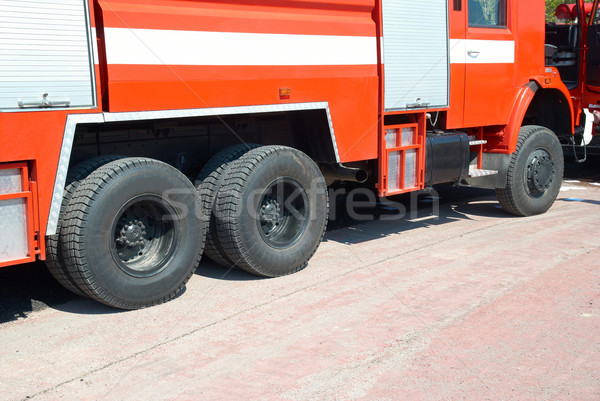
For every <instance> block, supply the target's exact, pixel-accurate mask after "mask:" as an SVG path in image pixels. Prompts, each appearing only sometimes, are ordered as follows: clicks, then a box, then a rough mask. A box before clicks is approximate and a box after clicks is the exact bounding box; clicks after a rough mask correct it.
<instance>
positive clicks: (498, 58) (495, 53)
mask: <svg viewBox="0 0 600 401" xmlns="http://www.w3.org/2000/svg"><path fill="white" fill-rule="evenodd" d="M469 53H470V54H469ZM514 62H515V42H514V41H513V40H474V39H450V63H451V64H514Z"/></svg>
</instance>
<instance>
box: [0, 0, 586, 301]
mask: <svg viewBox="0 0 600 401" xmlns="http://www.w3.org/2000/svg"><path fill="white" fill-rule="evenodd" d="M544 7H545V4H544V1H542V0H531V1H517V0H422V1H416V2H415V1H409V0H297V1H293V2H290V1H276V0H235V1H234V0H231V1H229V0H224V1H213V0H194V1H189V0H32V1H27V2H22V1H18V0H0V221H2V225H1V226H0V266H8V265H14V264H18V263H25V262H30V261H33V260H36V259H40V260H45V261H46V263H47V265H48V268H49V270H50V271H51V272H52V274H53V275H54V276H55V277H56V278H57V280H58V281H59V282H61V284H63V285H64V286H65V287H66V288H68V289H69V290H71V291H72V292H74V293H76V294H79V295H81V296H86V297H90V298H92V299H95V300H98V301H100V302H103V303H105V304H108V305H111V306H114V307H118V308H124V309H133V308H140V307H145V306H150V305H154V304H157V303H160V302H164V301H166V300H168V299H171V298H172V297H173V296H175V295H176V294H177V293H178V292H179V291H180V290H181V288H182V287H183V286H184V285H185V283H186V282H187V280H188V279H189V278H190V277H191V275H192V274H193V272H194V270H195V269H196V267H197V266H198V263H199V260H200V257H201V255H202V254H204V255H206V256H208V257H210V258H211V259H213V260H214V261H216V262H217V263H220V264H222V265H224V266H228V267H233V266H237V267H240V268H242V269H245V270H247V271H249V272H251V273H254V274H258V275H262V276H267V277H275V276H280V275H284V274H290V273H293V272H296V271H298V270H300V269H303V268H304V267H305V266H306V265H307V263H308V261H309V260H310V258H311V257H312V255H313V254H314V252H315V251H316V249H317V247H318V245H319V243H320V241H321V239H322V237H323V235H324V232H325V227H326V223H327V220H328V190H327V185H329V184H332V183H334V182H342V181H355V182H361V183H364V184H365V185H370V186H372V187H373V188H374V189H375V191H376V192H377V193H378V194H379V196H382V197H384V196H391V195H395V194H401V193H407V192H412V191H419V190H422V189H424V188H427V187H430V186H432V185H435V184H439V183H453V184H456V185H471V186H479V187H485V188H493V189H495V190H496V192H497V194H498V199H499V201H500V204H501V205H502V207H503V208H504V209H506V210H507V211H508V212H510V213H512V214H515V215H520V216H528V215H533V214H539V213H543V212H545V211H546V210H547V209H548V208H549V207H550V206H551V205H552V204H553V202H554V200H555V199H556V196H557V194H558V192H559V190H560V185H561V179H562V174H563V155H562V149H561V143H563V144H568V143H571V142H572V139H571V138H573V134H574V132H575V131H576V129H575V127H576V126H580V125H581V124H580V123H581V121H584V120H583V119H582V117H581V115H582V111H581V109H582V106H583V105H588V103H589V102H591V101H590V100H586V99H588V98H591V97H592V94H594V93H595V92H594V91H595V90H596V89H594V88H596V86H595V84H596V81H597V79H596V78H597V77H595V76H594V78H593V79H592V80H590V81H589V82H585V83H582V81H581V77H582V76H584V75H585V71H583V72H582V70H581V69H579V70H578V71H579V72H578V73H577V74H575V73H574V72H571V70H572V69H571V64H568V63H570V62H571V59H570V58H571V57H572V56H574V57H575V59H576V60H575V63H578V65H579V66H580V68H583V67H581V66H584V67H585V66H586V65H590V66H594V65H597V64H593V63H596V61H594V59H593V57H591V56H590V57H588V58H586V52H587V48H586V47H585V46H583V47H577V44H576V43H575V42H572V41H570V40H571V36H570V35H572V33H571V32H570V28H568V29H566V28H565V29H563V28H564V27H563V26H558V25H555V26H548V29H549V30H548V32H546V29H547V27H546V25H545V18H544V15H545V10H544ZM583 8H584V7H583V1H581V0H579V1H578V3H577V7H576V9H577V10H580V9H581V10H583ZM592 8H593V11H591V14H590V15H596V12H595V10H596V8H597V1H595V2H594V3H593V7H592ZM583 12H584V11H581V12H580V14H579V17H578V20H579V21H580V24H579V28H577V29H579V30H578V33H577V34H578V35H580V37H586V36H585V35H586V33H585V30H586V29H588V28H587V25H585V24H584V23H581V21H583V19H584V18H583V14H582V13H583ZM590 18H592V17H590ZM594 26H595V25H594V24H592V25H590V28H589V29H588V31H587V32H588V33H587V35H592V36H593V35H594V32H595V30H594V29H595V28H594ZM577 29H575V30H577ZM552 30H554V31H556V37H555V38H554V37H551V35H552V33H551V32H552ZM565 30H566V31H568V32H566V33H565V32H563V31H565ZM565 35H566V37H563V36H565ZM573 35H575V34H573ZM581 35H583V36H581ZM559 36H560V39H559ZM575 36H576V35H575ZM596 37H597V32H596ZM553 40H554V42H556V43H554V42H552V41H553ZM565 40H566V42H567V43H565V44H564V46H566V47H564V46H563V44H562V42H561V43H559V41H565ZM546 43H548V44H550V45H551V46H554V47H555V49H554V48H552V47H551V46H545V44H546ZM575 48H577V49H578V50H575ZM572 53H575V54H574V55H573V54H572ZM567 58H569V59H568V60H567ZM586 63H589V64H586ZM591 68H592V67H590V69H591ZM592 75H593V74H592ZM563 76H564V77H563ZM573 80H575V81H577V82H578V84H577V86H575V85H574V83H573V82H575V81H573ZM578 88H579V89H578ZM577 90H580V92H574V91H577ZM576 93H580V97H577V96H578V95H576ZM586 96H587V97H586ZM586 102H587V103H586ZM594 104H597V102H596V103H594ZM591 107H592V106H591V103H589V108H591ZM585 115H586V116H587V112H585ZM590 121H591V120H590V119H585V123H584V126H586V127H588V125H586V124H591V123H590ZM589 126H590V127H591V125H589ZM586 129H587V128H586ZM586 132H587V131H586ZM584 136H585V135H584ZM577 140H579V139H577V137H576V138H575V141H577ZM570 141H571V142H570Z"/></svg>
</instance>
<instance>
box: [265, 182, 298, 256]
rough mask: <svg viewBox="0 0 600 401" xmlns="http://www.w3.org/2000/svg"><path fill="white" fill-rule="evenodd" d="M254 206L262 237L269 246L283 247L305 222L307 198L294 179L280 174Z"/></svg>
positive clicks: (292, 240)
mask: <svg viewBox="0 0 600 401" xmlns="http://www.w3.org/2000/svg"><path fill="white" fill-rule="evenodd" d="M259 205H260V206H259V207H258V209H257V214H258V218H257V219H256V220H257V224H258V229H259V233H260V235H261V236H262V238H263V240H264V241H265V242H266V243H267V244H268V245H269V246H271V247H273V248H279V249H282V248H287V247H289V246H291V245H292V244H294V243H295V242H296V241H297V240H298V238H300V236H301V235H302V233H303V232H304V230H305V229H306V226H307V224H308V215H309V212H308V197H307V195H306V191H305V190H304V188H302V186H301V185H300V184H299V183H298V182H296V181H295V180H293V179H291V178H288V177H281V178H278V179H276V180H274V181H273V182H272V183H271V184H269V185H268V186H267V187H266V188H265V192H264V194H263V195H262V197H261V200H260V201H259Z"/></svg>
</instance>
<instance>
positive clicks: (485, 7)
mask: <svg viewBox="0 0 600 401" xmlns="http://www.w3.org/2000/svg"><path fill="white" fill-rule="evenodd" d="M467 12H468V14H469V26H470V27H506V0H469V3H468V10H467Z"/></svg>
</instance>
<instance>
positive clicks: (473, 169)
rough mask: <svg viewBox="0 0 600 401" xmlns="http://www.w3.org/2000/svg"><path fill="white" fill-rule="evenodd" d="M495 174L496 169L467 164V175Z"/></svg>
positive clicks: (496, 172) (482, 175)
mask: <svg viewBox="0 0 600 401" xmlns="http://www.w3.org/2000/svg"><path fill="white" fill-rule="evenodd" d="M496 174H498V170H484V169H480V168H477V167H476V166H469V177H471V178H477V177H485V176H486V175H496Z"/></svg>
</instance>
